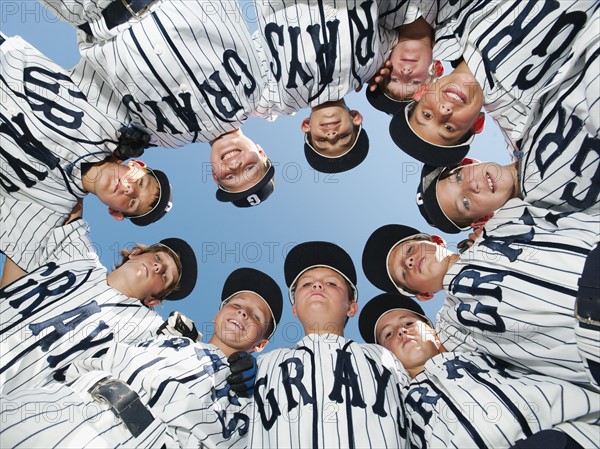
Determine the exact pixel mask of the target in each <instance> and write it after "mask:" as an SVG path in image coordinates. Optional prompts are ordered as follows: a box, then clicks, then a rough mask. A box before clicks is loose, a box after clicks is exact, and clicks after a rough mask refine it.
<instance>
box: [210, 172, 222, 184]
mask: <svg viewBox="0 0 600 449" xmlns="http://www.w3.org/2000/svg"><path fill="white" fill-rule="evenodd" d="M212 177H213V180H214V181H215V183H216V184H221V183H220V182H219V178H218V177H217V175H216V174H215V172H212Z"/></svg>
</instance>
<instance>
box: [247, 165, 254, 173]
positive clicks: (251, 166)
mask: <svg viewBox="0 0 600 449" xmlns="http://www.w3.org/2000/svg"><path fill="white" fill-rule="evenodd" d="M254 167H256V165H248V166H247V167H246V171H247V172H249V171H250V170H252V169H254Z"/></svg>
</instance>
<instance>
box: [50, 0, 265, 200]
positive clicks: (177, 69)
mask: <svg viewBox="0 0 600 449" xmlns="http://www.w3.org/2000/svg"><path fill="white" fill-rule="evenodd" d="M42 3H43V4H44V5H45V6H46V7H48V8H49V9H50V10H51V11H53V12H54V13H55V14H56V15H57V16H58V17H59V18H61V19H62V20H64V21H66V22H68V23H71V24H72V25H73V26H74V27H76V28H77V29H78V32H77V33H78V34H77V38H78V46H79V50H80V53H81V56H82V60H83V63H82V64H79V65H78V66H77V67H76V68H75V73H73V76H74V77H76V78H77V79H78V83H79V84H80V85H88V86H90V88H92V86H93V88H94V89H95V90H97V91H100V93H99V94H97V97H98V98H99V103H100V104H98V107H99V108H106V109H107V110H111V111H116V112H115V113H117V114H128V115H129V116H130V117H131V119H132V121H133V123H134V124H136V125H137V126H140V127H142V128H144V129H146V130H148V132H149V133H150V135H151V136H152V143H153V144H156V145H160V146H163V147H167V148H176V147H181V146H183V145H187V144H190V143H196V142H209V143H211V159H210V161H211V164H212V166H213V171H214V172H215V179H216V181H217V182H218V183H219V188H218V190H217V199H218V200H219V201H225V202H232V204H234V205H236V206H240V207H251V206H255V205H258V204H260V203H261V202H262V201H264V200H266V198H267V197H268V196H269V195H270V194H271V193H272V192H273V189H274V181H273V175H274V169H273V167H272V165H271V164H270V162H268V161H267V158H266V156H265V155H264V152H263V150H262V148H260V147H259V146H258V145H256V144H254V142H252V141H251V140H250V139H248V138H247V137H246V136H244V135H243V133H242V132H241V130H240V127H241V126H242V124H243V123H244V122H245V120H246V119H247V117H248V116H249V115H250V113H251V111H252V110H253V109H254V106H255V104H256V103H257V102H258V101H259V98H260V96H261V92H262V89H263V88H264V80H263V73H262V72H261V70H262V69H261V67H260V63H259V59H258V58H257V54H256V51H255V49H254V47H253V44H252V39H251V36H250V32H249V31H248V28H247V25H246V22H245V20H244V17H243V14H242V11H241V10H240V7H239V4H238V2H237V1H228V0H207V1H205V0H193V1H188V0H173V1H165V0H135V1H131V2H121V1H116V2H106V1H98V0H85V1H83V2H73V1H70V0H59V1H54V0H51V1H42ZM104 89H108V90H109V91H110V92H108V93H107V92H102V91H103V90H104ZM115 103H116V104H115ZM232 138H235V139H237V140H236V141H235V142H233V141H232ZM217 142H219V143H223V142H224V143H226V144H227V146H228V148H227V149H226V150H223V149H222V148H218V147H219V146H223V145H217V148H216V147H215V143H217ZM247 146H248V147H249V148H247ZM232 165H235V166H239V167H241V168H240V173H233V177H232V178H230V179H227V182H225V177H221V175H220V172H221V171H224V170H231V166H232ZM227 176H229V175H227ZM270 181H273V182H270Z"/></svg>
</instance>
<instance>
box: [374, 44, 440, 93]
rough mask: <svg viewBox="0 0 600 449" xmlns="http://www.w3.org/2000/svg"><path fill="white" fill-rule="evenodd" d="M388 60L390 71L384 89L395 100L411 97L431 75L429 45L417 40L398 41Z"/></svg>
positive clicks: (431, 60)
mask: <svg viewBox="0 0 600 449" xmlns="http://www.w3.org/2000/svg"><path fill="white" fill-rule="evenodd" d="M389 61H390V62H391V63H392V71H391V73H390V77H389V81H388V83H387V86H386V89H387V91H388V93H389V94H391V96H392V97H393V98H395V99H397V100H406V99H410V98H412V97H413V95H414V93H415V92H416V91H417V89H418V88H419V87H421V85H423V84H424V83H425V82H426V81H427V80H428V79H429V77H430V76H431V75H430V73H429V70H430V68H431V63H432V62H433V56H432V51H431V47H430V46H428V45H424V44H423V43H422V42H420V41H418V40H415V39H407V40H402V41H401V42H399V43H398V44H397V45H396V46H395V47H394V49H393V50H392V53H390V57H389Z"/></svg>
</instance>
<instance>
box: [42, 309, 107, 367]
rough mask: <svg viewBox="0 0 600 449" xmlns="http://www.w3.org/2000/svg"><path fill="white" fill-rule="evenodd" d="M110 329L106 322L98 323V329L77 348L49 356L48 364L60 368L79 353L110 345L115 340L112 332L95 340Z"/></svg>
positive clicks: (79, 343) (80, 342) (78, 344)
mask: <svg viewBox="0 0 600 449" xmlns="http://www.w3.org/2000/svg"><path fill="white" fill-rule="evenodd" d="M108 328H109V326H108V324H106V323H105V322H104V321H100V322H99V323H98V326H96V328H95V329H94V330H93V331H92V332H90V334H89V335H88V336H86V337H85V338H82V339H81V340H80V341H79V342H78V343H77V344H76V345H75V346H73V347H71V348H69V349H68V350H67V351H65V352H63V353H62V354H58V355H50V356H48V364H49V365H50V367H51V368H54V367H56V366H58V364H59V363H60V362H62V361H63V360H65V359H66V358H67V357H69V356H71V355H73V354H75V353H77V352H84V351H87V350H88V349H90V348H94V347H98V346H102V345H106V344H108V343H109V342H111V341H112V340H113V339H114V334H113V333H112V332H111V333H109V334H107V335H106V336H105V337H103V338H101V339H99V340H94V338H96V337H97V336H98V334H99V333H100V332H102V331H103V330H106V329H108Z"/></svg>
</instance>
